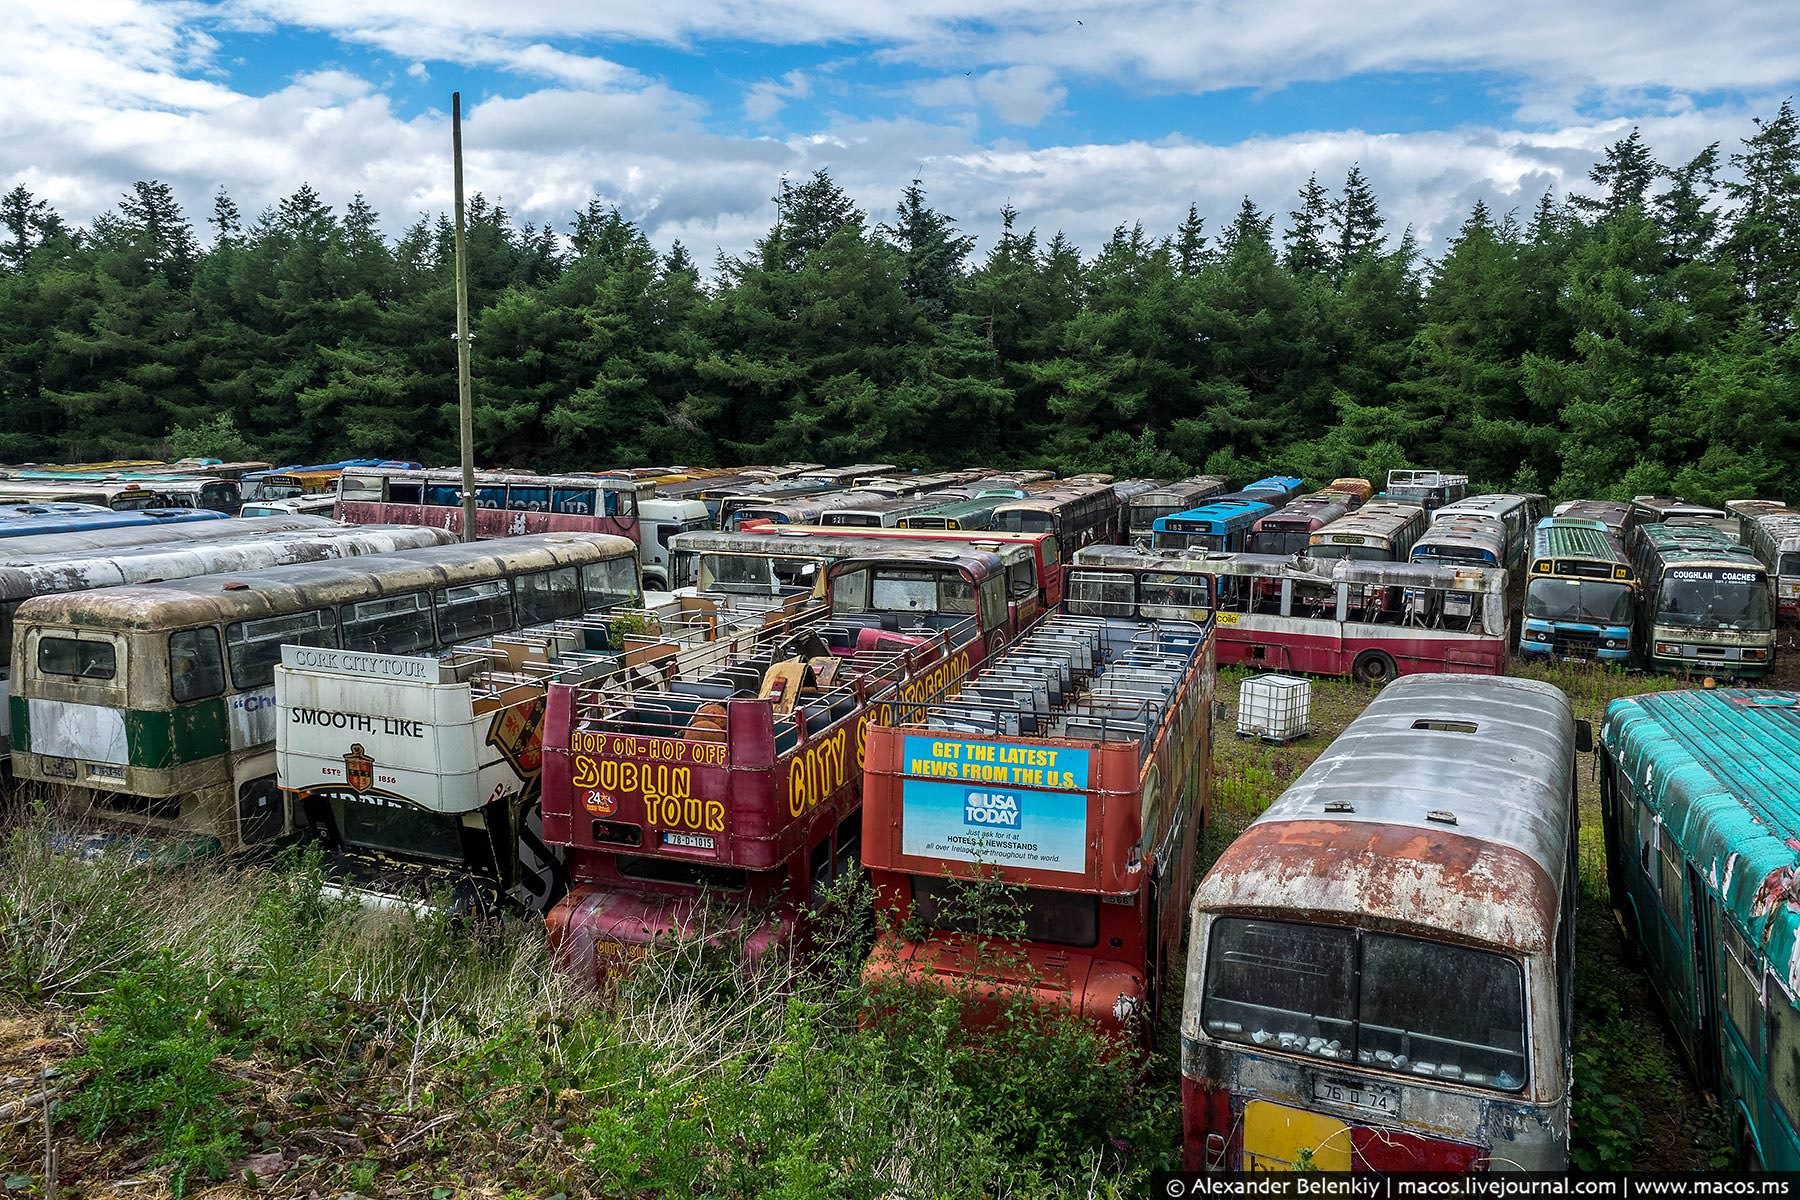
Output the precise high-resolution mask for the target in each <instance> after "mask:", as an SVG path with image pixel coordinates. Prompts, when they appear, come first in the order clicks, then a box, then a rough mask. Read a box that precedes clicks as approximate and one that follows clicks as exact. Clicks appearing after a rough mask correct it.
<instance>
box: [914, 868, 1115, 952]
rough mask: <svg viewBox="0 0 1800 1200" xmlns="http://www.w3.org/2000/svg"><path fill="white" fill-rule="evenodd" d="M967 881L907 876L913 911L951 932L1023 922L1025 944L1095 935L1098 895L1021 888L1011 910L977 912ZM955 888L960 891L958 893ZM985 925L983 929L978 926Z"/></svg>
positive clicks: (1085, 941) (1071, 941)
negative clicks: (909, 882) (910, 885)
mask: <svg viewBox="0 0 1800 1200" xmlns="http://www.w3.org/2000/svg"><path fill="white" fill-rule="evenodd" d="M968 889H969V884H967V883H966V882H964V881H962V880H958V879H939V878H937V877H935V876H930V875H915V876H913V877H912V899H913V912H914V913H915V914H916V915H917V916H918V918H919V920H920V921H922V922H923V923H924V924H926V925H927V926H930V927H931V928H933V929H943V930H947V931H949V932H951V933H986V934H996V933H999V934H1005V933H1006V932H1007V931H1006V930H1005V929H1004V928H1000V929H995V928H993V927H992V926H993V924H995V923H998V924H1000V925H1001V926H1002V927H1004V926H1005V925H1007V924H1012V923H1014V922H1017V921H1023V923H1024V926H1025V938H1024V940H1025V941H1027V942H1048V943H1050V944H1051V945H1056V946H1092V945H1094V944H1095V943H1096V942H1097V941H1099V939H1100V897H1099V896H1097V895H1092V894H1086V895H1084V894H1082V893H1080V892H1052V891H1048V890H1046V889H1043V888H1025V889H1024V890H1023V891H1022V892H1021V893H1020V894H1019V896H1018V900H1017V904H1018V906H1019V907H1018V911H1017V912H1008V911H1006V910H1005V909H1002V911H1000V912H998V913H982V912H980V911H979V906H978V905H975V904H972V903H971V899H972V894H971V893H970V892H969V890H968ZM959 892H960V894H959ZM984 917H985V923H986V924H987V925H988V926H989V927H988V928H981V926H982V925H983V924H984Z"/></svg>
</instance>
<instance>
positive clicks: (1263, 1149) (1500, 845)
mask: <svg viewBox="0 0 1800 1200" xmlns="http://www.w3.org/2000/svg"><path fill="white" fill-rule="evenodd" d="M1586 734H1587V730H1586V728H1585V726H1580V725H1578V723H1577V722H1576V721H1575V719H1574V715H1573V712H1572V710H1571V708H1570V705H1569V701H1568V698H1567V697H1566V696H1564V695H1563V694H1562V693H1561V692H1560V691H1558V690H1557V689H1556V688H1553V687H1551V686H1549V685H1548V684H1543V683H1537V682H1535V681H1530V680H1523V679H1509V678H1497V679H1470V678H1467V677H1464V676H1456V677H1449V676H1436V675H1420V676H1414V677H1412V678H1410V679H1401V680H1398V681H1396V682H1395V683H1393V684H1391V685H1389V686H1388V688H1387V689H1386V690H1385V691H1383V692H1382V693H1381V695H1380V696H1378V697H1377V698H1376V699H1375V701H1374V702H1373V703H1371V704H1370V705H1369V707H1368V708H1367V709H1366V710H1365V711H1364V712H1363V713H1362V715H1360V716H1359V717H1357V718H1356V719H1355V720H1354V721H1352V722H1351V723H1350V726H1349V727H1348V728H1347V729H1345V731H1344V732H1343V734H1342V735H1341V736H1340V737H1339V738H1338V739H1337V740H1336V741H1335V742H1333V743H1332V744H1331V746H1330V747H1329V748H1328V749H1327V750H1326V751H1325V752H1324V753H1323V754H1322V755H1320V757H1319V758H1318V760H1317V761H1315V762H1314V763H1313V764H1312V765H1311V766H1310V767H1308V768H1307V769H1306V771H1305V772H1304V773H1302V774H1301V776H1300V777H1299V778H1298V779H1297V780H1295V781H1294V783H1293V785H1292V786H1290V787H1289V788H1288V789H1287V791H1286V792H1284V793H1283V794H1282V796H1281V798H1280V799H1278V800H1277V801H1275V803H1274V804H1273V805H1271V806H1270V807H1269V809H1268V810H1267V811H1266V812H1264V813H1263V814H1262V815H1261V816H1259V817H1258V818H1256V820H1254V821H1252V822H1251V824H1250V827H1249V828H1248V829H1246V830H1245V831H1244V833H1243V834H1242V835H1241V836H1240V837H1239V838H1238V839H1237V840H1236V841H1235V842H1233V843H1232V844H1231V845H1230V846H1228V847H1227V848H1226V850H1225V852H1224V853H1223V854H1221V855H1220V856H1219V858H1218V860H1217V861H1216V862H1215V863H1214V864H1213V867H1212V869H1211V870H1210V871H1208V872H1207V875H1206V878H1205V879H1204V880H1202V881H1201V883H1200V887H1199V889H1198V890H1197V891H1196V893H1195V895H1194V901H1193V922H1192V926H1191V931H1190V934H1189V949H1188V958H1187V994H1186V997H1185V999H1184V1001H1183V1005H1182V1016H1181V1075H1182V1081H1181V1087H1182V1122H1183V1127H1184V1137H1183V1154H1184V1159H1185V1163H1186V1166H1187V1167H1188V1168H1189V1169H1198V1170H1214V1171H1264V1170H1303V1169H1312V1170H1335V1171H1396V1170H1440V1171H1485V1170H1507V1169H1538V1170H1557V1169H1561V1168H1563V1167H1564V1166H1566V1164H1567V1161H1568V1152H1569V1089H1570V1086H1571V1083H1572V1078H1571V1065H1570V1064H1571V1061H1572V1060H1571V1057H1570V1054H1571V1048H1570V1036H1571V1031H1572V1028H1573V1013H1574V1007H1573V997H1572V995H1571V988H1572V984H1573V955H1574V934H1575V928H1574V918H1575V901H1576V893H1577V892H1578V890H1579V884H1578V882H1577V879H1576V874H1575V853H1576V838H1575V826H1576V798H1575V786H1576V782H1575V781H1576V774H1575V755H1576V752H1577V750H1578V749H1582V748H1585V742H1586V738H1585V737H1584V735H1586Z"/></svg>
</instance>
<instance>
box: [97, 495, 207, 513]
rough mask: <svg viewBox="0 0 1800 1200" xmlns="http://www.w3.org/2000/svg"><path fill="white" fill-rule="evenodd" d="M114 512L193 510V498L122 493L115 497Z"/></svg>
mask: <svg viewBox="0 0 1800 1200" xmlns="http://www.w3.org/2000/svg"><path fill="white" fill-rule="evenodd" d="M112 507H113V511H114V512H140V511H142V510H143V509H146V508H192V507H194V498H193V497H192V496H159V495H157V494H156V493H155V492H120V493H119V494H118V495H117V496H114V497H113V502H112Z"/></svg>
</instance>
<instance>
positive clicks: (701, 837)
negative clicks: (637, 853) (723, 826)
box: [663, 833, 713, 850]
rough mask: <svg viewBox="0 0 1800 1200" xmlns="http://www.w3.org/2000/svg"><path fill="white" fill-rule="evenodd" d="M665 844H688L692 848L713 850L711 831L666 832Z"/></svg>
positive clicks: (664, 836) (664, 835)
mask: <svg viewBox="0 0 1800 1200" xmlns="http://www.w3.org/2000/svg"><path fill="white" fill-rule="evenodd" d="M663 845H665V846H686V847H687V848H688V849H690V850H711V849H712V848H713V840H712V834H710V833H665V834H663Z"/></svg>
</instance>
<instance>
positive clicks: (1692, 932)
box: [1599, 688, 1800, 1171]
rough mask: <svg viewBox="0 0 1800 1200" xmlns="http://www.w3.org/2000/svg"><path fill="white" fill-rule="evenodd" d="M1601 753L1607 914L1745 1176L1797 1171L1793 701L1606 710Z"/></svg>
mask: <svg viewBox="0 0 1800 1200" xmlns="http://www.w3.org/2000/svg"><path fill="white" fill-rule="evenodd" d="M1599 752H1600V763H1599V766H1600V812H1601V817H1602V820H1603V822H1604V826H1605V835H1606V866H1607V878H1608V882H1609V884H1610V887H1611V892H1612V907H1613V913H1614V915H1615V917H1616V918H1617V920H1618V922H1619V925H1620V927H1621V928H1622V929H1623V930H1624V931H1625V935H1626V937H1627V938H1630V939H1632V940H1634V941H1635V942H1636V943H1637V946H1638V947H1639V949H1640V951H1641V953H1642V959H1643V963H1644V968H1645V970H1646V972H1647V973H1648V975H1649V978H1650V986H1651V990H1652V991H1653V992H1654V993H1655V995H1656V997H1657V999H1658V1000H1659V1001H1660V1002H1661V1004H1662V1006H1663V1007H1664V1009H1665V1010H1666V1011H1667V1012H1668V1015H1669V1022H1670V1024H1671V1025H1672V1026H1673V1027H1674V1030H1675V1033H1676V1039H1677V1041H1678V1043H1679V1044H1680V1046H1681V1050H1682V1053H1683V1056H1684V1057H1685V1058H1686V1059H1687V1062H1688V1065H1689V1067H1690V1068H1691V1069H1692V1070H1693V1072H1694V1075H1695V1077H1696V1079H1697V1080H1698V1081H1699V1083H1700V1085H1701V1087H1702V1088H1703V1089H1704V1090H1706V1091H1707V1092H1709V1093H1711V1094H1713V1095H1716V1096H1717V1097H1718V1098H1719V1102H1720V1104H1721V1105H1723V1106H1724V1109H1725V1115H1726V1118H1727V1122H1728V1124H1729V1126H1730V1129H1731V1133H1732V1135H1733V1138H1734V1140H1735V1142H1736V1145H1737V1147H1738V1150H1739V1151H1740V1153H1741V1154H1742V1156H1743V1158H1744V1160H1745V1161H1746V1163H1747V1164H1749V1165H1752V1166H1757V1167H1762V1168H1765V1169H1768V1170H1772V1171H1793V1170H1800V1132H1796V1131H1797V1130H1800V1004H1797V1003H1796V991H1797V990H1800V988H1797V986H1796V978H1795V975H1796V972H1795V971H1794V968H1793V964H1794V962H1795V961H1796V959H1795V954H1796V952H1797V950H1800V943H1797V941H1796V934H1797V933H1800V913H1797V912H1796V905H1797V904H1800V874H1797V873H1796V869H1795V855H1794V848H1793V847H1794V845H1795V839H1796V837H1800V693H1796V692H1776V691H1759V690H1748V689H1724V688H1719V689H1698V690H1693V691H1680V692H1660V693H1654V694H1651V695H1647V696H1634V697H1631V698H1629V699H1624V700H1615V701H1613V702H1612V704H1611V706H1610V707H1608V709H1607V711H1606V726H1605V728H1604V730H1603V731H1602V734H1601V738H1600V746H1599Z"/></svg>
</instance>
